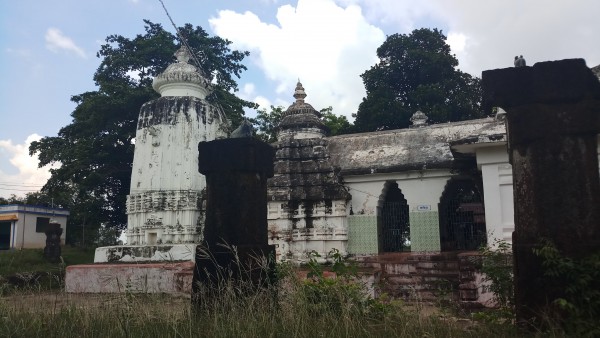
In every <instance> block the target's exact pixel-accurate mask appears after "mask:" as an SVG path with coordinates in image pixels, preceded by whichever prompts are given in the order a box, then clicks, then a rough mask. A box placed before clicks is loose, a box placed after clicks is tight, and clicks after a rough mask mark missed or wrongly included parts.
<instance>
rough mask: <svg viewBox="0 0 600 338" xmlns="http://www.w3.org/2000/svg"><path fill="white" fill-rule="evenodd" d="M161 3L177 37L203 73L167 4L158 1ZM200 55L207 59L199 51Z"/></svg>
mask: <svg viewBox="0 0 600 338" xmlns="http://www.w3.org/2000/svg"><path fill="white" fill-rule="evenodd" d="M158 1H159V2H160V4H161V5H162V8H163V9H164V10H165V13H166V14H167V17H168V18H169V21H171V25H173V28H175V32H176V33H177V37H178V38H179V41H180V42H181V43H182V44H183V45H184V46H185V48H187V50H188V51H189V52H190V55H191V57H192V59H193V60H194V63H195V64H196V66H198V69H199V70H200V71H201V72H203V71H202V66H201V65H200V61H198V59H197V58H196V53H194V52H193V50H192V48H191V47H190V45H189V44H188V43H187V40H186V39H185V38H184V37H183V35H182V34H181V31H180V30H179V28H177V25H175V22H174V21H173V18H171V15H170V14H169V11H167V7H165V4H164V2H163V1H162V0H158ZM198 53H200V54H202V57H203V58H206V57H205V55H204V53H203V52H202V51H201V50H199V51H198Z"/></svg>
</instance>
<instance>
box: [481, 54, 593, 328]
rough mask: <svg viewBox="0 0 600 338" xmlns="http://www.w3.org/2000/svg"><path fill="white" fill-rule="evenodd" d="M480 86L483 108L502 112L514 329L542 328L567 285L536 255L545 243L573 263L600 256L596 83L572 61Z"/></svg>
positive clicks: (486, 75)
mask: <svg viewBox="0 0 600 338" xmlns="http://www.w3.org/2000/svg"><path fill="white" fill-rule="evenodd" d="M482 84H483V95H484V96H483V98H484V107H487V110H491V107H494V106H495V107H501V108H503V109H504V110H506V112H507V118H506V121H507V134H508V152H509V157H510V162H511V164H512V168H513V187H514V204H515V231H514V232H513V253H514V278H515V303H516V304H515V305H516V315H517V321H518V322H519V323H521V324H527V323H532V322H533V321H536V319H537V322H538V323H539V322H540V321H539V320H540V319H541V316H542V315H543V311H544V310H545V309H547V305H548V304H549V302H551V301H553V300H554V299H556V298H559V297H561V296H563V295H564V288H565V285H560V282H558V281H556V280H552V279H551V278H549V277H547V276H545V275H544V269H543V267H542V266H541V261H540V259H539V257H537V256H536V255H535V254H534V253H533V249H534V248H536V247H539V246H540V245H542V244H543V243H542V240H543V239H548V240H550V241H551V242H552V243H553V244H554V245H556V247H557V249H558V250H559V251H560V252H561V253H562V254H563V255H564V256H566V257H571V258H573V259H578V258H580V257H583V256H585V255H588V254H590V253H591V252H594V251H597V250H598V249H600V180H599V174H598V153H597V151H598V144H597V138H598V133H599V131H600V83H599V82H598V79H597V78H596V77H595V76H594V75H593V73H592V72H591V71H590V69H589V68H588V67H587V66H586V65H585V61H584V60H582V59H572V60H562V61H554V62H542V63H537V64H535V65H534V66H533V67H519V68H507V69H497V70H489V71H485V72H483V76H482Z"/></svg>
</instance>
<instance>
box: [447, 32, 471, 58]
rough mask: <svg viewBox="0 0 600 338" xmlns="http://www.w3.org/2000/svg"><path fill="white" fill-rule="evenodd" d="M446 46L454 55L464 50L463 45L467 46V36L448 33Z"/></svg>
mask: <svg viewBox="0 0 600 338" xmlns="http://www.w3.org/2000/svg"><path fill="white" fill-rule="evenodd" d="M446 42H447V43H448V45H450V48H451V49H452V51H453V52H455V53H460V52H463V51H464V50H465V45H466V44H467V36H466V35H464V34H462V33H455V32H450V33H448V38H447V39H446Z"/></svg>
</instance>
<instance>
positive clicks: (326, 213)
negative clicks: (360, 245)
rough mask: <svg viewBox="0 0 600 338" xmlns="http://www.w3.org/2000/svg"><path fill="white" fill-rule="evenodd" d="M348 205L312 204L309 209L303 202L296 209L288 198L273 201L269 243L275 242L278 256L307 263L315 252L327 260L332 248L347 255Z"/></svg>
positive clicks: (335, 202)
mask: <svg viewBox="0 0 600 338" xmlns="http://www.w3.org/2000/svg"><path fill="white" fill-rule="evenodd" d="M348 207H349V206H348V204H347V202H346V201H343V200H334V201H331V203H325V201H319V202H315V203H310V206H309V207H308V208H307V206H306V205H304V204H303V203H300V204H299V205H298V206H297V207H296V208H294V209H291V208H289V207H288V202H287V201H285V202H283V201H270V202H269V203H268V211H267V222H268V227H269V244H272V245H275V247H276V254H277V259H278V260H279V261H281V260H293V261H295V262H306V261H307V260H308V259H309V255H308V254H309V253H310V252H313V251H314V252H316V253H318V254H319V255H320V256H321V257H322V258H323V259H324V258H325V257H326V256H327V254H328V253H329V252H330V251H331V250H332V249H337V250H339V252H340V254H342V255H346V254H347V253H348V252H347V242H348V225H347V213H348V211H347V209H348ZM307 209H308V212H307Z"/></svg>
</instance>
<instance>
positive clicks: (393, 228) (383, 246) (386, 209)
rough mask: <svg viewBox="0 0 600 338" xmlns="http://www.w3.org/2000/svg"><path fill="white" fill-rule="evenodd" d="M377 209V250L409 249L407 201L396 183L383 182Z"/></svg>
mask: <svg viewBox="0 0 600 338" xmlns="http://www.w3.org/2000/svg"><path fill="white" fill-rule="evenodd" d="M377 209H378V217H377V223H378V237H379V251H380V252H401V251H410V220H409V214H408V203H407V202H406V199H405V198H404V195H403V194H402V191H401V190H400V188H398V183H396V182H393V181H388V182H386V183H385V185H384V188H383V192H382V194H381V197H380V199H379V204H378V208H377Z"/></svg>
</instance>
